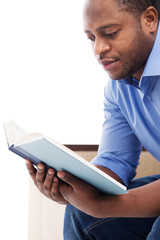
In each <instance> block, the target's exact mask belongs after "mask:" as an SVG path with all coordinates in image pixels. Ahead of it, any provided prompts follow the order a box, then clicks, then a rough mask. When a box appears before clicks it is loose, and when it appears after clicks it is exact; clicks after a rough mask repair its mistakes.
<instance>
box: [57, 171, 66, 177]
mask: <svg viewBox="0 0 160 240" xmlns="http://www.w3.org/2000/svg"><path fill="white" fill-rule="evenodd" d="M57 176H58V177H59V178H64V177H65V173H64V172H58V173H57Z"/></svg>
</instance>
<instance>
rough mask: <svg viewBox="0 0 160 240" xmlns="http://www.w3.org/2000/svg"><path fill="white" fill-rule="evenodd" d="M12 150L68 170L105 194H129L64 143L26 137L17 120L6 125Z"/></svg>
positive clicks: (31, 135) (28, 157) (36, 161)
mask: <svg viewBox="0 0 160 240" xmlns="http://www.w3.org/2000/svg"><path fill="white" fill-rule="evenodd" d="M4 129H5V134H6V138H7V142H8V148H9V150H10V151H12V152H14V153H16V154H17V155H19V156H20V157H22V158H24V159H30V160H31V161H32V162H33V163H34V164H35V165H37V164H38V163H44V164H45V165H46V168H49V167H52V168H54V169H55V170H56V171H59V170H66V171H68V172H70V173H71V174H73V175H74V176H76V177H78V178H80V179H82V180H83V181H86V182H87V183H89V184H91V185H93V186H95V187H96V188H98V189H99V190H100V191H102V192H104V193H106V194H114V195H118V194H124V193H127V190H126V187H125V186H124V185H122V184H121V183H119V182H118V181H116V180H115V179H113V178H112V177H110V176H109V175H107V174H106V173H104V172H103V171H101V170H100V169H98V168H97V167H95V166H94V165H92V164H91V163H90V162H88V161H87V160H85V159H84V158H82V157H81V156H79V155H78V154H77V153H75V152H73V151H72V150H70V149H68V148H67V147H65V146H64V145H62V144H59V143H57V142H56V141H54V140H52V139H50V138H48V137H45V136H43V135H41V134H36V133H32V134H27V133H26V132H25V131H24V130H23V129H22V128H20V127H19V126H18V125H17V124H16V123H15V122H14V121H9V122H8V123H6V124H4Z"/></svg>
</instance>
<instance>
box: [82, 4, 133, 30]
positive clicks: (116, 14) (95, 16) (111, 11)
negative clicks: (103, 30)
mask: <svg viewBox="0 0 160 240" xmlns="http://www.w3.org/2000/svg"><path fill="white" fill-rule="evenodd" d="M125 14H129V13H128V12H127V11H124V9H123V10H122V8H120V7H119V6H118V4H117V1H116V0H86V1H85V5H84V11H83V21H84V29H88V28H97V27H100V26H102V25H106V24H110V23H113V22H115V23H117V24H121V21H126V19H125V18H126V16H124V15H125ZM130 15H131V14H130Z"/></svg>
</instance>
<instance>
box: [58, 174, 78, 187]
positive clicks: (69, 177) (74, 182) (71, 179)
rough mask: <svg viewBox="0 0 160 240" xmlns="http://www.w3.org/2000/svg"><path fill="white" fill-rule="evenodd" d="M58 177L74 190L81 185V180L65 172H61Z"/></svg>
mask: <svg viewBox="0 0 160 240" xmlns="http://www.w3.org/2000/svg"><path fill="white" fill-rule="evenodd" d="M57 176H58V177H59V178H60V179H61V180H63V181H64V182H66V183H68V184H69V185H70V186H71V187H72V188H73V187H74V186H75V185H77V184H78V183H79V180H78V179H77V178H76V177H74V176H73V175H72V174H70V173H69V172H66V171H63V170H62V171H59V172H58V173H57Z"/></svg>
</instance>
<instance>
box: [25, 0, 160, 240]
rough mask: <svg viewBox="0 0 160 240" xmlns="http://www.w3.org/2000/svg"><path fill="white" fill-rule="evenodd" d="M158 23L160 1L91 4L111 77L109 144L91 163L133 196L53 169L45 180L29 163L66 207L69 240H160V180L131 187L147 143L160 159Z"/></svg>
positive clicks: (88, 19) (94, 0)
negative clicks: (106, 192) (103, 189)
mask: <svg viewBox="0 0 160 240" xmlns="http://www.w3.org/2000/svg"><path fill="white" fill-rule="evenodd" d="M158 24H159V18H158V11H157V1H154V0H148V1H146V0H86V3H85V7H84V30H85V33H86V34H87V37H88V39H90V41H91V44H92V46H93V51H94V54H95V56H96V58H97V60H98V62H99V63H100V64H102V65H103V67H104V69H105V70H106V71H107V73H108V75H109V76H110V81H109V83H108V85H107V86H106V88H105V102H104V106H105V109H104V112H105V122H104V125H103V132H102V140H101V143H100V146H99V150H98V156H97V157H96V158H95V159H94V160H93V161H92V163H93V164H95V165H96V166H97V167H99V168H100V169H102V170H103V171H104V172H106V173H108V174H110V175H111V176H112V177H114V178H115V179H117V180H118V181H120V182H121V183H123V184H125V185H126V186H128V188H129V189H130V190H129V193H128V194H125V195H120V196H108V195H104V194H102V193H100V192H99V191H98V190H96V189H95V188H93V187H92V186H90V185H89V184H86V183H84V182H82V181H80V180H79V179H77V178H75V177H74V176H72V175H70V174H69V173H67V172H64V171H60V172H58V177H59V178H57V177H56V176H54V170H53V169H49V170H48V172H47V174H46V175H45V170H44V166H43V165H42V164H39V165H38V170H36V169H35V168H34V167H33V165H32V164H31V162H30V161H29V160H27V168H28V170H29V173H30V175H31V176H32V179H33V181H34V183H35V185H36V186H37V187H38V188H39V190H40V191H41V192H42V193H43V194H44V195H46V196H47V197H48V198H51V199H52V200H54V201H56V202H59V203H61V204H67V207H66V215H65V222H64V239H65V240H72V239H73V240H76V239H100V240H103V239H105V240H108V239H109V240H114V239H115V240H132V239H133V240H141V239H146V238H147V240H150V239H152V240H153V239H156V240H158V239H160V219H159V218H157V216H159V215H160V180H159V179H160V175H158V176H152V177H147V178H143V179H139V180H134V181H132V179H133V178H134V176H135V175H136V167H137V165H138V159H139V155H140V152H141V146H142V145H143V146H144V147H145V148H146V149H147V150H148V151H149V152H150V153H151V154H152V155H153V156H154V157H155V158H156V159H157V160H159V161H160V104H159V103H160V68H159V63H160V28H159V26H158ZM61 180H63V181H61ZM152 226H153V228H152ZM151 229H152V230H151ZM147 236H148V237H147Z"/></svg>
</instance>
